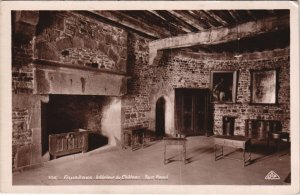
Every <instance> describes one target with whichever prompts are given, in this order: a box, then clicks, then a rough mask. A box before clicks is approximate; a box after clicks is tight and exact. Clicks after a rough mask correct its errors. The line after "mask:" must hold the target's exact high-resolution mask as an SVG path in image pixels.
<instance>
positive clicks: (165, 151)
mask: <svg viewBox="0 0 300 195" xmlns="http://www.w3.org/2000/svg"><path fill="white" fill-rule="evenodd" d="M166 149H167V145H166V144H165V150H164V164H166V155H167V154H166V153H167V150H166Z"/></svg>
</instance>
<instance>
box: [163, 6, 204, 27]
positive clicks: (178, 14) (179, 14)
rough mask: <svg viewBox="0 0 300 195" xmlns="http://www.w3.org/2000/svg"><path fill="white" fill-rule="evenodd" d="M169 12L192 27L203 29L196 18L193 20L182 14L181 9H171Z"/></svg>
mask: <svg viewBox="0 0 300 195" xmlns="http://www.w3.org/2000/svg"><path fill="white" fill-rule="evenodd" d="M169 12H170V13H171V14H173V15H174V16H176V17H177V18H179V19H181V20H182V21H184V22H185V23H187V24H189V25H191V26H193V27H194V28H196V29H197V30H203V29H204V28H203V26H201V25H199V22H198V21H197V20H195V18H193V17H190V16H188V15H186V14H184V12H183V11H173V10H169Z"/></svg>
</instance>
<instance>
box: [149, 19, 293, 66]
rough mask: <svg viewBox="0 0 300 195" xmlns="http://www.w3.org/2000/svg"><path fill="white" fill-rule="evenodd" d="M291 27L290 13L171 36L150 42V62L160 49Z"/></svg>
mask: <svg viewBox="0 0 300 195" xmlns="http://www.w3.org/2000/svg"><path fill="white" fill-rule="evenodd" d="M288 28H289V15H285V16H282V17H280V18H278V17H268V18H264V19H260V20H258V21H251V22H245V23H242V24H239V25H236V26H233V27H223V28H217V29H212V30H206V31H202V32H199V33H189V34H186V35H182V36H177V37H170V38H165V39H160V40H156V41H152V42H150V43H149V63H150V64H152V63H153V60H154V58H155V57H156V54H157V51H158V50H164V49H172V48H182V47H190V46H195V45H216V44H220V43H227V42H231V41H234V40H236V39H237V32H239V34H238V36H239V38H241V39H243V38H249V37H254V36H258V35H261V34H265V33H271V32H275V31H279V30H284V29H288Z"/></svg>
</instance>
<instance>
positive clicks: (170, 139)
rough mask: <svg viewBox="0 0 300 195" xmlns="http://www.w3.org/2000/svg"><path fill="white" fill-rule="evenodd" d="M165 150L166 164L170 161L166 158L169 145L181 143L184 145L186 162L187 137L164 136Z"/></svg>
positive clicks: (184, 159) (184, 160)
mask: <svg viewBox="0 0 300 195" xmlns="http://www.w3.org/2000/svg"><path fill="white" fill-rule="evenodd" d="M163 141H164V145H165V150H164V164H167V163H168V161H169V160H168V159H166V155H167V145H181V146H182V151H183V152H182V153H183V160H182V161H183V162H184V164H186V162H187V161H186V141H187V140H186V138H177V137H164V138H163Z"/></svg>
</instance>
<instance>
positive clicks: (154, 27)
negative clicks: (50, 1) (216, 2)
mask: <svg viewBox="0 0 300 195" xmlns="http://www.w3.org/2000/svg"><path fill="white" fill-rule="evenodd" d="M120 3H121V2H120ZM231 3H232V2H231ZM63 4H64V3H62V5H63ZM74 4H75V2H74ZM194 4H195V6H190V7H189V8H188V7H180V6H178V7H177V8H176V7H174V6H171V7H169V8H168V7H166V6H165V5H162V6H161V7H160V8H159V7H157V6H156V7H154V8H153V9H151V8H150V7H149V8H147V7H145V6H144V7H143V6H137V7H132V5H133V4H130V5H131V7H130V6H129V8H126V9H125V8H120V7H116V8H113V9H112V8H111V7H109V8H106V9H105V6H103V8H99V6H98V7H97V6H95V7H94V8H93V7H91V6H90V7H88V8H87V7H86V6H83V8H78V7H74V9H73V8H72V6H70V7H68V8H65V7H62V8H61V9H59V10H56V9H57V8H59V7H57V8H56V9H53V7H49V8H48V9H47V7H45V6H43V7H42V8H33V9H28V7H26V9H25V8H24V9H18V8H14V7H12V8H10V10H9V11H6V12H5V13H9V15H7V16H6V20H7V19H9V21H7V22H8V23H9V25H8V26H10V27H9V28H7V30H9V33H10V40H7V41H8V42H9V43H10V48H8V49H7V52H8V53H10V55H8V58H9V60H10V61H9V62H10V64H5V66H7V67H9V68H8V71H9V72H8V75H11V78H10V79H9V80H8V81H9V82H10V83H11V84H10V85H8V87H7V88H8V90H9V91H8V92H9V93H11V95H10V96H7V97H9V98H7V99H8V100H6V101H9V102H11V108H9V109H8V111H9V112H7V113H11V114H6V115H7V118H8V120H9V121H11V122H9V123H8V125H9V128H7V130H6V132H5V133H6V135H7V136H8V137H9V139H8V142H9V143H8V145H7V147H8V148H11V149H9V150H7V151H6V153H7V154H8V155H9V160H7V163H6V164H7V166H6V167H7V168H6V172H8V173H9V174H11V177H10V179H8V180H7V182H8V183H10V182H11V189H14V188H19V187H33V188H34V187H35V186H42V187H44V186H47V187H50V188H53V187H54V186H65V187H68V186H71V187H72V186H73V187H72V188H74V187H75V186H81V187H83V189H85V190H87V191H88V188H85V186H86V187H88V186H90V185H92V186H93V187H95V189H97V190H95V191H92V189H90V190H91V191H90V193H93V192H99V191H100V192H101V190H103V191H104V192H106V193H110V192H112V191H109V189H108V190H106V191H105V190H104V189H106V187H107V186H108V187H111V188H113V190H115V191H116V190H117V189H119V188H117V187H118V186H123V187H124V186H128V187H130V186H140V187H142V186H145V189H146V188H148V187H149V188H150V189H151V186H160V187H162V188H163V187H167V186H168V188H167V190H166V191H161V192H159V191H157V190H158V188H159V187H158V188H157V187H153V188H152V189H151V190H152V191H151V190H150V191H148V192H156V193H167V192H169V193H184V188H187V187H186V186H187V185H189V186H191V189H194V188H196V187H197V189H198V191H196V193H200V191H199V189H201V188H202V187H204V186H225V188H226V187H230V186H231V187H232V189H233V188H235V187H237V190H238V188H239V187H242V186H244V187H245V186H246V187H251V186H252V187H254V188H256V187H257V188H259V189H258V191H257V192H261V193H264V192H265V191H264V190H272V188H273V190H274V187H276V188H277V187H283V188H287V189H288V190H289V191H292V192H294V191H295V190H296V189H298V190H299V184H298V183H299V175H298V176H297V174H298V172H297V171H299V161H298V164H297V161H294V160H293V159H296V160H299V159H298V157H299V154H298V153H299V151H295V148H296V147H297V146H299V145H297V144H299V143H298V142H299V139H298V137H299V132H298V131H299V129H295V128H293V127H292V125H291V124H292V122H291V121H293V120H294V118H293V117H296V118H297V117H299V116H297V115H292V112H294V111H292V110H293V109H292V105H291V101H295V96H294V95H292V96H291V93H293V89H292V87H293V86H295V85H291V84H290V83H291V76H292V75H295V74H298V71H295V72H297V73H291V69H292V68H291V66H292V64H293V66H295V64H297V62H296V63H295V61H292V58H291V57H290V56H291V55H294V54H291V53H295V52H294V51H292V49H291V48H292V47H291V43H292V40H294V38H293V37H292V36H291V35H292V34H293V35H294V36H295V32H294V31H295V30H294V29H295V28H294V27H292V24H291V21H294V20H295V16H294V15H295V14H294V13H295V12H294V8H293V7H292V6H291V5H290V4H289V3H288V2H287V5H286V6H285V4H282V5H283V6H281V7H268V6H264V7H260V8H259V9H258V8H257V7H255V6H254V5H255V4H250V5H249V6H247V7H245V6H241V8H238V7H236V6H235V7H232V8H231V7H229V6H230V2H227V4H225V5H226V6H224V7H222V6H220V7H216V6H212V5H211V4H209V6H207V7H201V6H200V5H201V4H200V3H198V4H197V3H194ZM77 5H78V4H77ZM91 5H96V4H91ZM170 5H173V4H171V2H170ZM204 5H206V4H205V3H204ZM291 7H292V8H291ZM291 18H293V19H291ZM297 25H298V23H297ZM297 25H296V26H297ZM292 32H293V33H292ZM297 36H298V35H297ZM295 37H296V36H295ZM293 49H294V48H293ZM2 65H3V64H2ZM297 66H299V64H297ZM295 70H299V67H297V68H296V69H295ZM296 85H298V83H296ZM2 95H3V94H2ZM2 95H1V96H2ZM296 97H297V96H296ZM297 104H298V105H299V101H298V103H297ZM297 104H295V105H297ZM2 112H3V110H2ZM293 125H297V124H295V123H294V122H293ZM296 131H297V132H296ZM297 136H298V137H297ZM10 137H11V138H10ZM296 149H297V148H296ZM298 149H299V148H298ZM1 150H4V148H1ZM1 152H2V151H1ZM2 160H3V159H2ZM295 163H296V164H295ZM295 166H296V169H295V170H296V171H293V170H294V168H293V167H295ZM297 182H298V183H297ZM102 186H103V188H102ZM114 186H115V187H116V188H114ZM172 186H174V188H173V187H172ZM176 187H178V189H179V190H178V191H174V189H175V188H176ZM225 188H224V189H225ZM60 189H62V188H60ZM69 189H70V188H69ZM137 189H140V188H136V190H137ZM191 189H189V190H187V191H186V193H191V191H190V190H191ZM27 190H28V189H27ZM70 190H71V191H72V190H75V189H70ZM140 190H141V189H140ZM182 190H183V191H182ZM279 191H280V190H279ZM279 191H278V192H279ZM46 192H47V191H46ZM49 192H50V191H49ZM119 192H121V193H122V191H121V190H120V191H119ZM133 192H135V193H136V192H139V193H146V191H145V192H144V191H134V189H132V190H131V191H130V193H133ZM210 192H216V193H217V192H218V193H222V191H214V190H213V189H211V190H210ZM224 192H225V191H224ZM79 193H80V192H79Z"/></svg>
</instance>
